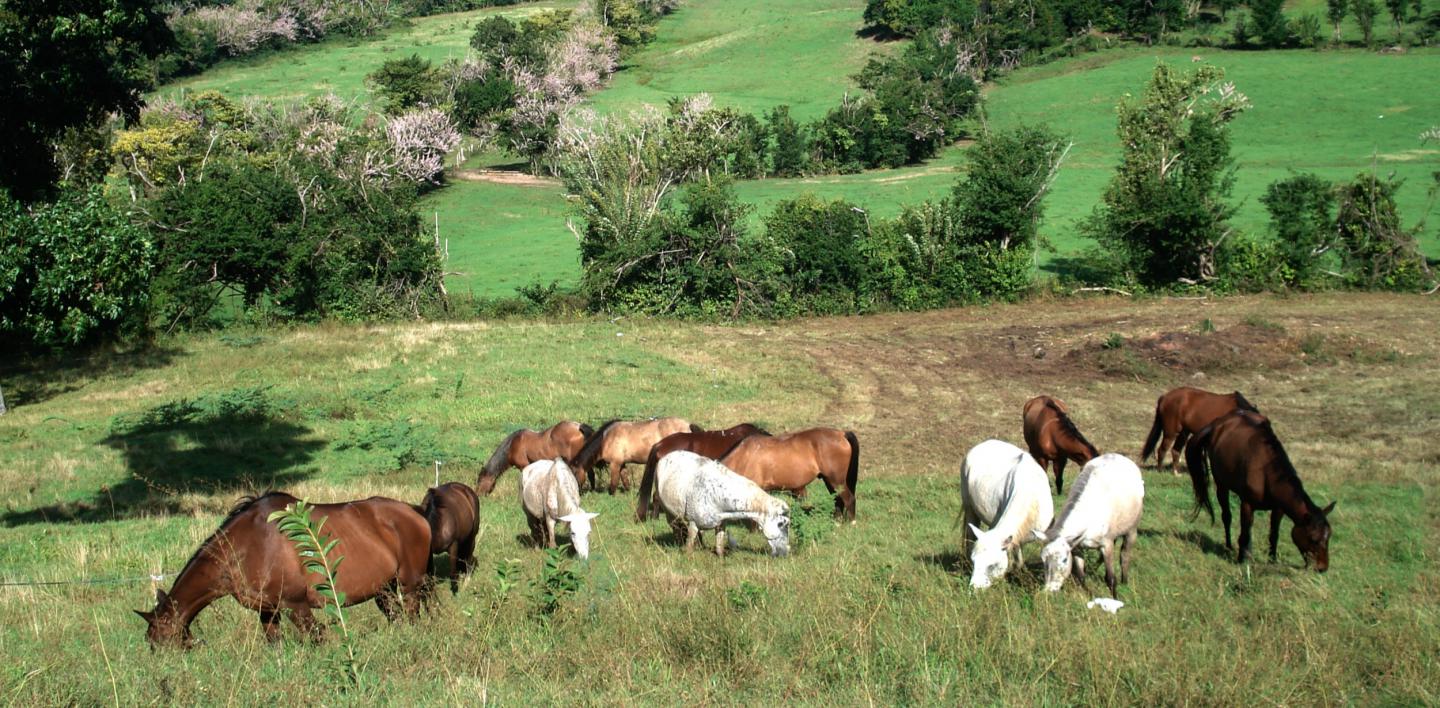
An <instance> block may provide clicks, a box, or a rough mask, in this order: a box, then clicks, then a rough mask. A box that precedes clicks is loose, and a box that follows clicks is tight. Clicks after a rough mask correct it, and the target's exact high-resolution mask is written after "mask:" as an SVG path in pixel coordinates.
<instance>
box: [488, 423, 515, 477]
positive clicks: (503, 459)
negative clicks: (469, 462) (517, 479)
mask: <svg viewBox="0 0 1440 708" xmlns="http://www.w3.org/2000/svg"><path fill="white" fill-rule="evenodd" d="M523 432H525V429H524V428H521V429H519V430H517V431H515V432H513V433H510V434H509V435H506V436H505V439H504V440H503V441H501V443H500V446H499V447H497V448H495V452H494V453H491V455H490V459H488V460H486V461H485V467H484V468H483V469H482V470H481V474H482V476H485V477H495V476H497V475H499V474H500V473H501V472H504V471H505V467H506V466H507V465H509V462H510V446H511V445H513V444H515V438H516V437H519V435H520V433H523Z"/></svg>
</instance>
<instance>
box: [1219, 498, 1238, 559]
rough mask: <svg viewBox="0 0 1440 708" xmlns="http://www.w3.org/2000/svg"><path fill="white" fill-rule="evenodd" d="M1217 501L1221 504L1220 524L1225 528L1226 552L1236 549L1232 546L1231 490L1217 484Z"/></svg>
mask: <svg viewBox="0 0 1440 708" xmlns="http://www.w3.org/2000/svg"><path fill="white" fill-rule="evenodd" d="M1215 500H1216V501H1218V502H1220V523H1221V524H1223V525H1224V526H1225V550H1227V551H1228V550H1232V549H1234V548H1235V547H1234V546H1232V545H1230V490H1228V489H1226V488H1224V487H1222V486H1220V485H1219V484H1218V483H1217V484H1216V485H1215Z"/></svg>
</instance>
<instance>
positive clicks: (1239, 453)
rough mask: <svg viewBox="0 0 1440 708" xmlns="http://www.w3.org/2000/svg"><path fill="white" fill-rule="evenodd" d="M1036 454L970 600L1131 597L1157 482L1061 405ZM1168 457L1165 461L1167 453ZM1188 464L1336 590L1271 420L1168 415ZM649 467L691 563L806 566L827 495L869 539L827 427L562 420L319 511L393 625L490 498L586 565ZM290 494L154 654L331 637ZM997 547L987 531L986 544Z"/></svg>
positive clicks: (977, 504)
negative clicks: (1037, 589) (810, 491)
mask: <svg viewBox="0 0 1440 708" xmlns="http://www.w3.org/2000/svg"><path fill="white" fill-rule="evenodd" d="M1022 418H1023V433H1024V441H1025V444H1026V447H1027V448H1028V449H1027V450H1022V449H1020V448H1019V447H1016V446H1014V445H1012V444H1010V443H1007V442H1004V441H999V440H987V441H985V442H982V443H980V444H979V445H976V446H975V447H974V448H972V449H971V450H970V451H969V453H968V454H967V455H966V457H965V462H964V464H963V466H962V468H961V484H962V501H963V503H962V515H963V517H964V521H965V528H964V531H963V532H962V534H961V539H962V540H961V546H962V550H965V549H967V547H968V546H970V545H971V542H972V541H973V546H974V547H973V549H969V557H970V560H971V565H972V569H973V574H972V577H971V584H972V586H974V587H977V588H983V587H987V586H989V585H990V584H992V583H994V582H996V581H998V580H1000V579H1001V578H1003V576H1004V575H1005V574H1006V572H1007V570H1008V567H1009V565H1010V563H1009V558H1010V555H1011V554H1012V553H1013V554H1015V555H1016V556H1017V558H1018V557H1019V554H1020V551H1021V547H1022V546H1024V545H1025V544H1027V543H1031V542H1041V543H1043V544H1044V548H1043V550H1042V552H1041V558H1042V560H1043V561H1044V562H1045V568H1046V583H1045V587H1046V588H1047V589H1049V590H1058V589H1060V587H1061V585H1062V584H1063V582H1064V580H1065V578H1066V577H1067V576H1070V577H1074V578H1075V579H1076V580H1077V581H1078V582H1079V583H1080V584H1081V585H1082V586H1083V585H1084V583H1085V578H1084V561H1083V558H1082V555H1081V554H1080V553H1078V552H1076V551H1077V549H1081V548H1098V549H1099V550H1100V553H1101V555H1102V557H1103V559H1104V563H1105V569H1106V584H1107V586H1108V587H1109V589H1110V593H1111V595H1112V596H1114V595H1115V592H1116V583H1117V578H1116V575H1115V573H1114V570H1113V563H1112V553H1113V550H1114V547H1115V545H1116V544H1117V543H1118V544H1119V545H1120V547H1121V558H1120V573H1119V578H1118V580H1119V582H1125V580H1126V578H1127V576H1128V571H1129V565H1130V556H1131V551H1132V546H1133V544H1134V542H1135V536H1136V529H1137V527H1138V523H1139V518H1140V513H1141V510H1142V507H1143V497H1144V484H1143V481H1142V480H1141V477H1140V472H1139V468H1138V467H1137V466H1136V464H1135V462H1134V461H1132V460H1130V459H1129V458H1127V457H1125V456H1123V455H1119V454H1115V453H1110V454H1103V455H1102V454H1101V453H1100V451H1099V450H1098V449H1097V448H1096V447H1095V446H1094V445H1092V444H1091V443H1090V442H1089V441H1088V440H1086V439H1085V437H1084V435H1082V434H1081V433H1080V431H1079V429H1078V428H1077V427H1076V426H1075V424H1074V422H1073V421H1072V420H1071V418H1070V415H1069V410H1068V408H1067V407H1066V405H1065V404H1064V403H1063V402H1062V401H1060V400H1059V399H1056V398H1053V397H1050V396H1037V397H1036V398H1033V399H1031V400H1030V401H1028V402H1027V403H1026V404H1025V406H1024V411H1023V416H1022ZM1157 442H1158V443H1159V448H1158V450H1157V449H1156V444H1157ZM1172 450H1173V457H1172V459H1171V462H1170V464H1171V469H1172V471H1174V469H1175V467H1176V465H1177V464H1178V461H1179V457H1180V454H1181V452H1182V450H1183V452H1184V454H1185V458H1186V464H1187V467H1188V469H1189V474H1190V478H1191V481H1192V486H1193V492H1194V497H1195V505H1196V511H1197V512H1198V511H1199V510H1200V509H1205V510H1207V511H1209V512H1210V516H1211V518H1212V520H1213V518H1214V510H1213V509H1214V507H1213V504H1212V502H1211V499H1210V494H1209V482H1210V481H1212V480H1213V484H1214V486H1215V496H1216V498H1217V499H1218V500H1219V503H1220V509H1221V515H1222V520H1223V524H1224V527H1225V545H1226V548H1227V549H1230V548H1235V546H1233V545H1232V544H1231V536H1230V521H1231V514H1230V499H1229V497H1230V494H1231V493H1234V494H1235V495H1236V496H1237V497H1238V498H1239V499H1240V535H1239V543H1238V551H1237V560H1239V561H1241V562H1243V561H1244V560H1245V559H1246V558H1247V557H1248V555H1249V548H1250V530H1251V526H1252V523H1253V516H1254V512H1255V511H1257V510H1269V511H1270V512H1271V516H1270V557H1271V559H1272V560H1274V559H1275V558H1276V554H1277V550H1276V544H1277V539H1278V535H1279V529H1280V523H1281V520H1282V519H1283V518H1285V517H1288V518H1290V519H1291V520H1292V521H1293V522H1294V528H1293V530H1292V533H1291V537H1292V539H1293V541H1294V542H1295V545H1296V546H1297V548H1298V549H1299V550H1300V553H1301V555H1302V556H1303V558H1304V559H1305V563H1306V566H1307V567H1308V566H1310V565H1312V564H1313V566H1314V567H1315V569H1316V570H1318V571H1320V572H1324V571H1325V570H1326V569H1327V568H1328V566H1329V552H1328V546H1329V537H1330V526H1329V523H1328V521H1327V518H1326V517H1327V515H1328V514H1329V513H1330V511H1331V510H1332V509H1333V508H1334V506H1335V504H1334V503H1333V502H1332V503H1331V504H1330V505H1329V506H1327V507H1325V508H1323V509H1322V508H1320V507H1319V506H1318V505H1317V504H1315V502H1314V501H1312V500H1311V499H1310V497H1309V496H1308V495H1307V494H1306V493H1305V490H1304V488H1303V486H1302V485H1301V483H1300V479H1299V476H1298V475H1297V474H1296V472H1295V468H1294V466H1293V465H1292V464H1291V463H1290V460H1289V458H1288V457H1287V456H1286V454H1285V450H1284V448H1283V447H1282V446H1281V444H1280V441H1279V439H1278V438H1277V437H1276V435H1275V432H1274V430H1273V429H1272V427H1271V425H1270V421H1269V420H1268V419H1267V418H1265V417H1264V416H1262V415H1261V414H1260V413H1259V411H1258V409H1256V408H1255V406H1254V405H1252V404H1251V403H1250V402H1249V401H1247V400H1246V399H1245V398H1244V396H1241V395H1240V394H1239V393H1238V392H1237V393H1232V394H1215V393H1209V392H1206V391H1201V390H1199V389H1194V388H1188V387H1182V388H1177V389H1174V390H1172V391H1169V392H1167V393H1166V394H1164V395H1163V396H1161V397H1160V399H1159V400H1158V401H1157V403H1156V406H1155V418H1154V423H1153V425H1152V427H1151V430H1150V433H1149V435H1148V436H1147V438H1146V441H1145V445H1144V449H1143V452H1142V453H1141V458H1140V461H1141V462H1144V461H1145V460H1146V459H1147V458H1149V457H1150V455H1151V453H1152V452H1154V453H1156V457H1155V460H1156V464H1157V466H1159V467H1161V468H1163V467H1164V462H1165V456H1166V453H1167V451H1172ZM1072 461H1073V462H1075V463H1077V464H1080V465H1083V467H1082V469H1081V472H1080V475H1079V476H1078V477H1077V479H1076V480H1075V481H1074V482H1073V483H1072V485H1071V489H1070V494H1069V495H1068V497H1067V498H1066V501H1065V503H1064V505H1063V506H1062V508H1061V512H1060V514H1059V515H1058V516H1057V515H1056V514H1055V512H1054V502H1053V500H1052V498H1051V495H1050V492H1049V475H1048V474H1047V471H1046V469H1047V467H1048V468H1049V469H1051V470H1053V474H1054V480H1055V491H1056V493H1057V494H1060V493H1063V489H1064V470H1065V466H1066V464H1067V463H1068V462H1072ZM631 464H636V465H643V473H642V475H641V478H640V483H639V485H638V487H639V488H638V493H637V497H636V512H635V519H636V521H637V522H642V523H643V522H645V521H647V520H649V519H651V518H654V517H656V516H658V515H659V514H660V513H661V512H663V513H664V514H665V515H666V516H668V517H669V519H670V523H671V526H672V527H673V528H674V529H675V531H676V533H677V534H679V535H681V536H683V537H684V540H685V547H686V549H687V550H689V549H692V548H693V547H694V545H695V543H696V541H697V539H698V537H699V535H700V533H702V532H703V531H706V530H714V531H715V550H716V553H717V554H719V555H722V556H723V555H724V553H725V549H726V543H725V539H726V532H725V527H726V526H727V525H730V524H744V525H747V526H750V527H752V528H754V529H756V530H758V531H760V532H761V533H762V534H763V535H764V536H765V538H766V540H767V542H768V543H769V544H770V549H771V552H772V554H773V555H784V554H785V553H786V552H788V549H789V528H790V525H789V521H790V519H789V505H788V504H786V503H785V502H784V501H781V500H780V499H778V498H776V497H774V496H772V495H771V494H770V492H779V491H784V492H789V493H790V494H791V495H793V496H795V497H796V498H802V499H803V498H804V495H805V492H806V489H807V488H808V487H809V485H810V484H811V483H812V482H813V481H814V480H815V479H817V478H819V479H820V480H822V481H823V482H824V483H825V486H826V488H827V489H828V490H829V491H830V492H831V494H833V496H834V516H835V518H836V520H837V521H840V522H849V523H854V522H855V505H856V486H857V482H858V476H859V464H860V443H859V440H858V438H857V437H856V435H855V433H854V432H853V431H846V430H839V429H836V428H825V427H817V428H810V429H806V430H801V431H798V432H793V433H789V434H783V435H772V434H770V433H769V432H767V431H765V430H763V429H761V428H759V427H757V426H755V425H752V424H749V423H745V424H740V425H736V426H734V427H731V428H727V429H724V430H704V429H702V428H700V427H699V426H697V425H695V424H693V423H691V422H689V421H686V420H684V419H681V418H657V419H652V420H646V421H621V420H612V421H609V422H606V423H604V424H603V425H601V426H599V427H598V428H593V429H592V428H591V427H590V426H587V425H585V424H583V423H577V422H574V421H562V422H560V423H557V424H555V425H553V426H551V427H550V428H548V429H546V430H543V431H539V432H537V431H533V430H517V431H515V432H513V433H511V434H510V435H508V436H507V437H506V438H505V439H504V440H503V441H502V442H501V443H500V445H499V447H497V448H496V450H495V451H494V454H492V455H491V456H490V458H489V459H488V460H487V461H486V463H485V464H484V466H483V467H482V469H481V472H480V473H479V477H478V479H477V480H476V484H475V487H474V488H472V487H470V486H468V485H466V484H464V483H460V482H449V483H446V484H443V485H439V486H436V487H434V488H431V489H429V490H427V492H426V494H425V496H424V498H423V499H422V501H421V503H420V504H418V505H411V504H408V503H404V502H401V501H396V500H393V499H386V498H383V497H371V498H369V499H363V500H357V501H351V502H345V503H338V504H317V505H314V506H313V509H314V511H313V512H312V513H313V516H314V518H317V519H318V518H324V519H325V527H324V528H325V531H326V533H328V534H329V535H330V537H331V538H332V539H336V540H338V541H340V543H339V547H340V549H341V551H342V552H343V554H344V556H345V558H346V563H345V568H344V572H342V573H340V574H338V575H337V577H336V585H337V589H338V590H340V591H341V592H343V593H344V597H345V599H346V604H357V603H361V602H365V601H368V600H370V599H372V598H373V599H375V600H376V603H377V605H378V607H379V609H380V610H381V612H382V613H384V614H385V615H386V616H387V617H390V618H392V619H393V618H394V617H395V616H397V615H399V614H402V613H404V614H415V613H417V612H419V611H420V610H421V608H422V607H423V606H424V605H425V604H427V601H428V600H429V599H430V598H431V597H432V596H433V592H434V588H435V586H436V583H437V582H438V581H440V580H443V579H445V578H442V577H440V573H439V571H438V567H437V565H436V563H435V557H436V556H437V555H439V554H446V555H448V557H449V559H450V563H449V570H448V580H449V582H450V586H451V590H452V591H458V578H459V577H460V576H461V575H463V574H465V573H467V572H469V570H470V569H471V568H472V567H473V566H474V562H475V557H474V553H475V540H476V536H477V534H478V530H479V503H480V502H479V500H480V497H481V496H485V495H488V494H490V493H491V492H492V491H493V490H494V487H495V484H496V483H497V482H498V480H499V479H500V477H501V475H503V474H504V473H505V471H506V470H508V469H510V468H512V467H514V468H518V469H520V470H521V479H520V495H519V496H520V501H521V505H522V507H523V508H524V511H525V515H526V518H527V521H528V523H529V527H530V535H531V538H532V539H533V540H534V542H535V545H536V546H549V547H555V546H556V545H557V540H556V532H555V528H556V524H557V523H564V524H567V525H568V526H569V530H570V544H571V546H572V548H573V549H574V550H575V552H576V553H577V554H578V555H580V556H582V557H586V556H588V552H589V536H590V531H591V527H592V521H593V520H594V519H595V517H596V516H597V515H596V514H594V513H590V512H587V511H585V510H584V509H583V508H582V507H581V494H580V493H581V490H582V489H586V488H588V489H589V490H590V491H592V492H596V491H599V489H600V484H599V480H598V475H597V470H598V468H599V467H600V466H601V465H604V466H606V467H608V469H609V483H608V490H609V492H610V493H611V494H614V493H615V492H616V491H617V490H619V491H626V492H628V491H629V489H630V480H629V477H628V475H627V474H626V471H625V470H626V466H627V465H631ZM295 501H296V498H295V497H293V496H291V495H289V494H285V493H283V492H269V493H266V494H263V495H261V496H258V497H247V498H245V499H242V500H241V501H240V503H239V504H237V505H236V506H235V508H234V509H232V510H231V512H230V514H229V515H228V516H227V517H226V518H225V520H224V521H223V522H222V523H221V524H220V526H219V528H218V529H216V531H215V532H214V533H213V534H211V536H210V537H209V538H208V539H206V540H205V541H204V542H203V543H201V544H200V547H199V548H198V549H197V550H196V551H195V553H194V554H193V555H192V556H191V558H190V560H189V561H188V562H187V563H186V564H185V566H184V568H183V569H182V570H181V571H180V573H179V574H178V575H177V576H176V579H175V582H174V584H173V585H172V587H171V589H170V591H169V592H168V593H167V592H165V591H157V598H156V605H155V607H154V609H152V610H150V611H147V612H139V613H138V614H139V615H140V616H141V617H143V618H145V620H146V622H147V623H148V625H149V627H148V631H147V635H146V636H147V638H148V639H149V640H150V642H151V643H152V644H178V645H182V646H189V645H190V643H191V641H192V639H191V635H190V624H191V621H192V620H193V619H194V618H195V616H196V615H197V614H198V613H199V612H200V611H201V610H203V609H204V608H205V607H206V606H208V605H209V604H210V603H212V602H214V601H215V600H217V599H219V598H222V597H225V596H227V595H228V596H232V597H234V598H235V600H236V601H237V602H238V603H240V605H242V606H244V607H246V608H249V609H251V610H254V611H256V612H257V613H259V616H260V622H261V624H262V626H263V627H264V629H265V633H266V636H267V637H268V638H270V639H275V638H277V637H278V636H279V623H280V620H281V618H282V617H284V616H288V617H290V618H291V621H292V622H293V623H294V624H295V626H296V627H297V628H299V629H300V630H301V631H302V632H304V633H307V634H311V635H315V634H316V633H317V632H318V631H319V630H318V625H317V624H316V622H315V620H314V617H313V614H312V610H313V609H314V608H319V607H322V606H323V604H324V599H323V598H322V597H321V596H320V595H319V594H318V593H316V591H315V590H314V588H313V587H312V586H313V584H314V583H313V582H312V581H314V580H315V579H314V578H313V577H308V576H307V573H306V571H305V570H304V567H303V564H302V562H301V559H300V558H299V556H298V555H297V553H296V552H295V549H294V547H293V546H292V545H291V543H290V541H289V540H288V539H286V538H285V537H284V536H283V535H282V534H281V533H280V532H279V530H278V528H277V526H276V525H275V524H274V523H273V522H271V521H270V520H269V519H270V515H271V514H272V513H274V512H276V511H279V510H283V509H285V508H286V507H287V506H289V505H291V504H294V502H295ZM982 525H983V526H987V527H988V529H982V528H981V526H982Z"/></svg>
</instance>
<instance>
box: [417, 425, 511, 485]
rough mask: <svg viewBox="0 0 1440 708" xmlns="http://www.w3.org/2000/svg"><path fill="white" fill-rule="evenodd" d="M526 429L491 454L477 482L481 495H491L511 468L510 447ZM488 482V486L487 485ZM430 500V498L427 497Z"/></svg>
mask: <svg viewBox="0 0 1440 708" xmlns="http://www.w3.org/2000/svg"><path fill="white" fill-rule="evenodd" d="M523 432H525V431H524V429H523V428H522V429H520V430H517V431H515V432H513V433H510V434H509V435H506V436H505V439H504V440H503V441H501V443H500V446H499V447H497V448H495V452H493V453H491V455H490V459H488V460H486V461H485V466H484V467H483V468H481V470H480V476H479V477H478V478H476V480H475V489H476V490H478V491H479V492H480V493H481V494H485V495H489V494H490V491H491V490H493V489H494V488H495V483H496V482H498V481H499V480H500V475H502V474H504V473H505V470H507V469H509V468H510V447H511V446H512V445H514V444H515V438H518V437H520V433H523ZM487 482H488V484H487ZM426 499H429V496H426Z"/></svg>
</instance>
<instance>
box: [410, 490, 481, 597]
mask: <svg viewBox="0 0 1440 708" xmlns="http://www.w3.org/2000/svg"><path fill="white" fill-rule="evenodd" d="M415 510H416V511H418V512H420V515H421V516H424V517H425V520H426V521H428V522H430V557H431V561H430V564H429V566H428V567H427V568H426V573H427V574H429V575H431V576H434V570H435V562H434V557H435V555H436V554H439V553H445V554H448V555H449V556H450V592H452V593H459V592H460V582H459V577H460V576H461V575H464V574H468V573H469V572H470V569H471V568H473V567H474V566H475V537H476V536H477V535H478V534H479V533H480V497H478V496H476V494H475V490H473V489H471V488H470V487H469V486H468V485H465V484H461V483H460V482H446V483H445V484H442V485H440V486H438V487H431V488H430V491H428V492H425V499H424V500H423V501H421V502H420V506H418V507H416V508H415Z"/></svg>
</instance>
